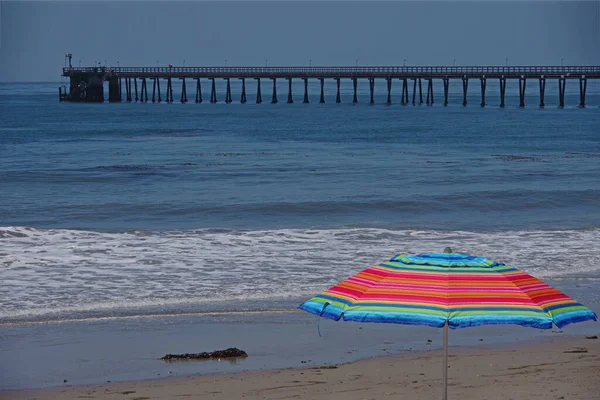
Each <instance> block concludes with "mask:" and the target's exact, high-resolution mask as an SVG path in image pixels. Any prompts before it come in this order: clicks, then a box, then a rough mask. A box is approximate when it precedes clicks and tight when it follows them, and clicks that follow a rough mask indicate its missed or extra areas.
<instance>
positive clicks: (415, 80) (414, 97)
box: [412, 78, 417, 106]
mask: <svg viewBox="0 0 600 400" xmlns="http://www.w3.org/2000/svg"><path fill="white" fill-rule="evenodd" d="M412 80H413V98H412V104H413V106H414V105H415V104H416V99H417V78H412Z"/></svg>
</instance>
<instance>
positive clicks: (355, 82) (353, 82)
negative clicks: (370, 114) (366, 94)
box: [352, 78, 358, 104]
mask: <svg viewBox="0 0 600 400" xmlns="http://www.w3.org/2000/svg"><path fill="white" fill-rule="evenodd" d="M352 86H353V87H354V97H353V98H352V103H353V104H356V103H358V96H357V94H356V87H357V86H358V81H357V78H352Z"/></svg>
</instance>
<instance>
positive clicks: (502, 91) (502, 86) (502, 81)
mask: <svg viewBox="0 0 600 400" xmlns="http://www.w3.org/2000/svg"><path fill="white" fill-rule="evenodd" d="M505 93H506V77H504V76H501V77H500V107H501V108H504V95H505Z"/></svg>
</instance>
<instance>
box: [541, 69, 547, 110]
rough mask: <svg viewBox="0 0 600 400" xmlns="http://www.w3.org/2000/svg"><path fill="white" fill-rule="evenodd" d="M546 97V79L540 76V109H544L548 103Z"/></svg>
mask: <svg viewBox="0 0 600 400" xmlns="http://www.w3.org/2000/svg"><path fill="white" fill-rule="evenodd" d="M545 95H546V78H545V77H544V75H542V76H540V108H544V107H545V106H546V103H545V102H544V97H545Z"/></svg>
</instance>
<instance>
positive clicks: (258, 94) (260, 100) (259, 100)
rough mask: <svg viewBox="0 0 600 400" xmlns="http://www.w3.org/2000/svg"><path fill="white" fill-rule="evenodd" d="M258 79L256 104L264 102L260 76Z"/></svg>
mask: <svg viewBox="0 0 600 400" xmlns="http://www.w3.org/2000/svg"><path fill="white" fill-rule="evenodd" d="M254 79H256V104H260V103H262V93H261V92H260V78H254Z"/></svg>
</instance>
